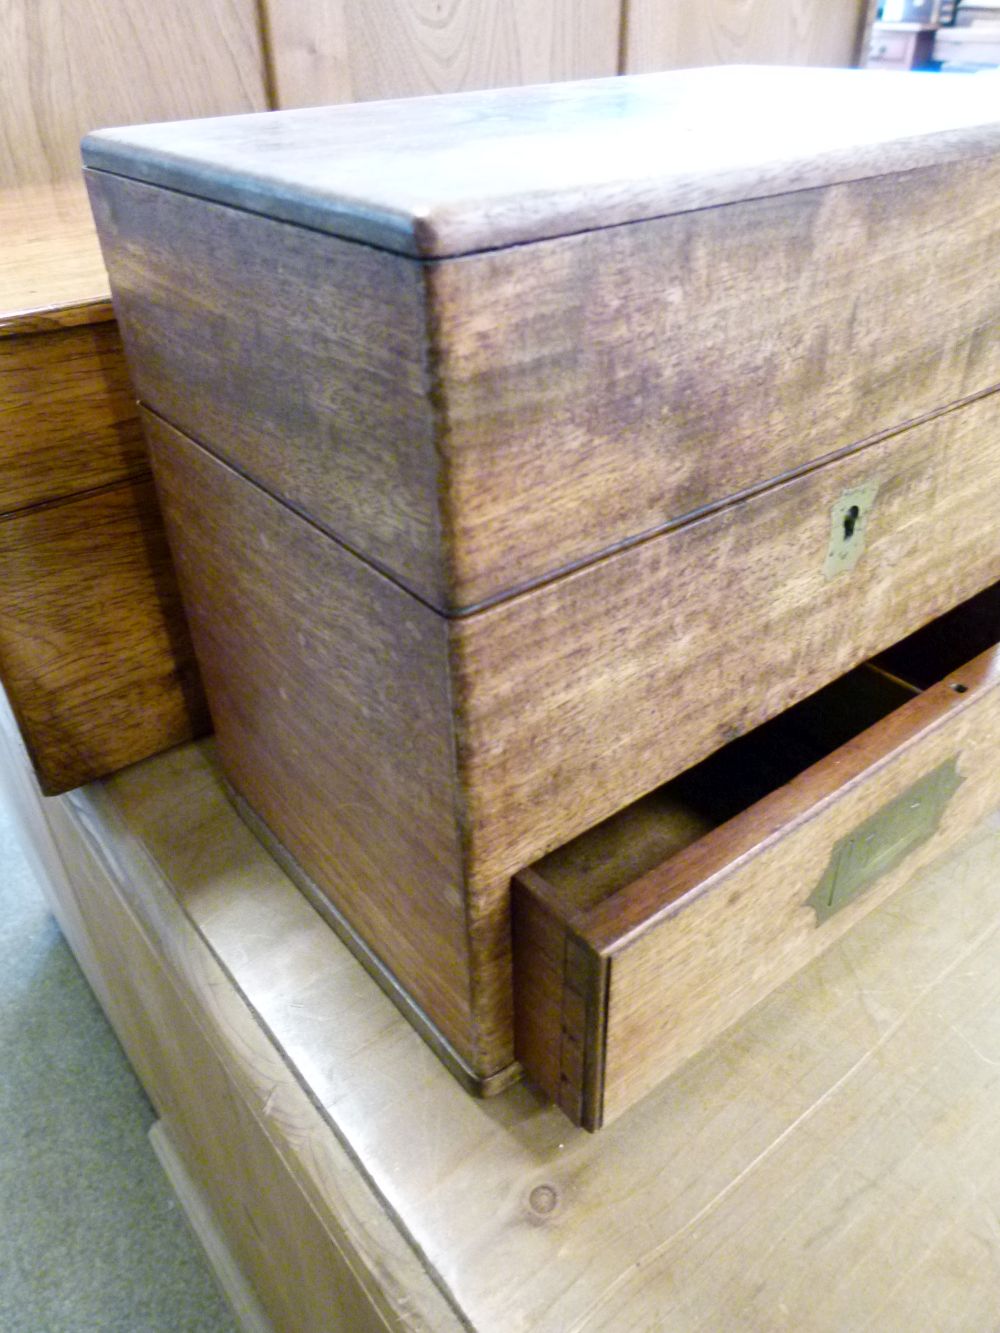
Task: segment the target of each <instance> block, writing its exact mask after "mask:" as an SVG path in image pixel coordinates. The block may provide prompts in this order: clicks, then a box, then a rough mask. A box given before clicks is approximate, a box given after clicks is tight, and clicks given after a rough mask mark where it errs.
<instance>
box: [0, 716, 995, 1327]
mask: <svg viewBox="0 0 1000 1333" xmlns="http://www.w3.org/2000/svg"><path fill="white" fill-rule="evenodd" d="M4 735H5V746H6V751H7V753H6V758H5V762H4V765H3V773H4V777H5V780H6V782H7V784H8V785H9V787H10V794H11V796H12V798H13V799H14V801H15V803H16V804H17V807H18V809H19V811H20V815H21V821H22V823H23V826H24V828H25V830H26V831H27V834H28V839H29V842H30V846H31V849H32V851H33V854H34V856H35V858H36V861H37V863H38V865H39V867H40V869H41V871H42V873H43V874H44V876H45V878H46V882H47V885H48V889H49V892H50V893H51V895H52V902H53V906H54V908H55V910H56V913H57V915H58V917H59V919H60V921H61V923H62V925H63V928H64V930H65V932H66V934H67V936H68V938H69V939H70V941H71V943H72V945H73V948H74V950H75V951H76V953H77V956H78V957H79V959H80V961H81V963H82V964H83V966H84V969H85V970H86V971H87V973H88V975H89V977H90V979H91V982H92V984H93V985H94V987H95V990H96V991H97V993H98V995H99V997H100V998H101V1000H102V1003H103V1004H104V1005H105V1007H106V1009H107V1011H108V1013H109V1015H110V1017H111V1019H112V1021H113V1023H114V1024H115V1026H116V1028H117V1030H118V1032H119V1034H120V1036H121V1038H122V1041H123V1043H124V1044H125V1047H126V1049H127V1050H128V1052H129V1055H130V1057H131V1059H132V1060H133V1062H134V1064H135V1067H136V1069H137V1071H138V1073H139V1075H140V1077H141V1078H142V1080H143V1082H144V1084H145V1085H146V1087H147V1089H148V1091H149V1092H150V1094H151V1096H152V1099H153V1101H154V1102H155V1104H156V1106H157V1108H158V1110H159V1112H160V1114H161V1116H162V1117H163V1121H164V1124H165V1126H166V1127H167V1129H168V1130H169V1133H170V1135H171V1137H172V1140H173V1142H174V1144H175V1145H176V1146H177V1148H178V1150H179V1151H180V1154H181V1156H182V1158H183V1160H184V1162H185V1163H186V1166H187V1168H188V1170H189V1171H190V1173H191V1175H192V1176H193V1178H194V1179H195V1180H196V1181H197V1182H198V1184H199V1186H200V1187H201V1189H202V1190H203V1191H204V1193H205V1195H206V1197H207V1198H208V1200H209V1202H210V1204H211V1207H212V1208H213V1210H214V1212H215V1215H216V1220H217V1223H218V1225H219V1226H220V1228H221V1229H222V1231H223V1232H224V1233H225V1235H226V1236H227V1238H228V1241H229V1244H230V1246H231V1248H232V1249H233V1251H234V1252H235V1254H236V1257H237V1259H238V1261H239V1263H240V1265H241V1267H242V1269H243V1271H244V1272H245V1273H246V1275H247V1276H248V1277H249V1279H250V1280H251V1282H252V1283H253V1285H254V1287H255V1288H256V1291H257V1293H258V1295H259V1297H260V1299H261V1301H262V1302H263V1304H264V1305H265V1307H266V1308H267V1309H268V1311H269V1314H270V1317H271V1319H272V1320H273V1323H274V1326H275V1328H277V1329H279V1330H281V1333H293V1331H294V1330H308V1331H309V1333H321V1331H322V1330H327V1329H330V1330H334V1329H345V1330H349V1331H350V1333H356V1331H357V1330H366V1329H383V1328H391V1329H401V1328H407V1329H428V1330H434V1331H435V1333H438V1331H440V1330H449V1329H459V1328H466V1329H468V1328H474V1329H477V1330H496V1331H497V1333H501V1331H502V1333H516V1330H550V1331H552V1333H570V1330H572V1331H573V1333H582V1330H586V1331H587V1333H596V1331H597V1330H609V1329H614V1330H619V1329H620V1330H629V1331H630V1333H631V1331H632V1330H670V1331H671V1333H672V1331H673V1330H683V1331H684V1333H688V1331H689V1330H696V1329H697V1330H706V1331H708V1330H712V1331H713V1333H715V1331H717V1330H722V1329H727V1330H728V1329H740V1330H768V1331H770V1330H778V1329H785V1328H787V1329H794V1330H796V1333H803V1331H805V1330H830V1331H831V1333H833V1331H834V1330H836V1333H843V1330H847V1329H850V1330H851V1331H852V1333H858V1331H859V1330H861V1329H868V1328H870V1329H877V1330H878V1333H889V1331H890V1330H896V1329H899V1330H906V1331H907V1333H910V1331H911V1330H913V1329H934V1330H935V1331H936V1333H940V1331H942V1330H948V1329H956V1330H957V1329H961V1330H972V1329H975V1330H988V1329H995V1328H997V1327H998V1325H1000V1223H998V1217H1000V893H998V892H997V889H998V880H1000V821H998V820H997V819H996V818H992V819H989V820H987V821H986V822H985V823H983V824H981V825H980V826H979V827H978V828H977V829H976V830H975V832H974V833H973V834H972V835H971V836H970V837H968V838H967V839H966V840H965V841H964V842H963V843H962V844H961V846H960V847H959V848H958V849H957V850H956V851H954V852H953V853H952V854H951V855H950V856H949V858H948V859H947V861H943V862H938V863H937V864H936V865H934V866H932V867H931V868H930V869H929V870H927V871H925V872H924V873H922V874H921V875H920V876H919V878H917V879H916V880H914V881H913V882H912V883H911V885H910V886H909V887H908V888H906V889H904V890H902V891H901V892H900V893H899V894H898V895H897V896H895V897H894V898H893V899H892V900H891V901H890V902H889V903H887V904H886V905H884V906H882V907H881V908H879V909H878V910H876V911H875V912H873V913H872V914H871V915H870V916H869V917H867V918H866V919H865V920H863V921H862V922H861V923H860V924H859V925H858V926H857V928H856V929H855V930H853V931H852V932H851V933H850V934H849V935H848V936H847V937H845V938H844V939H843V940H842V941H841V942H840V943H838V944H837V945H835V946H833V947H832V948H831V949H830V950H829V952H827V953H826V954H825V955H824V956H823V957H821V958H820V959H819V960H817V962H816V963H814V964H813V965H812V966H810V967H809V968H808V969H807V970H806V971H804V972H802V973H800V974H799V975H798V976H797V977H796V978H795V979H793V980H792V981H791V982H790V983H789V984H787V985H785V986H784V987H783V988H782V989H781V990H780V991H778V992H777V993H775V994H774V995H773V996H772V997H771V998H770V999H768V1000H767V1001H765V1002H764V1003H763V1004H761V1005H759V1006H758V1007H757V1008H756V1009H755V1010H753V1011H752V1012H751V1013H750V1015H749V1016H748V1017H747V1018H746V1019H745V1020H744V1021H743V1022H741V1023H740V1024H739V1025H738V1026H737V1027H734V1028H732V1029H730V1031H729V1032H728V1033H727V1034H726V1035H725V1036H724V1037H723V1038H722V1039H721V1040H720V1041H718V1042H717V1043H716V1044H715V1045H714V1046H712V1047H711V1048H710V1049H708V1050H706V1051H705V1052H704V1053H703V1054H702V1055H701V1056H699V1057H697V1058H696V1059H694V1060H692V1061H691V1062H690V1063H688V1064H687V1065H686V1066H685V1067H684V1068H683V1069H682V1070H681V1072H680V1073H679V1074H678V1075H676V1076H675V1077H673V1078H672V1079H671V1080H670V1081H669V1082H667V1083H666V1084H664V1085H663V1086H662V1087H661V1088H660V1089H659V1090H658V1091H657V1092H655V1093H654V1094H652V1095H651V1096H649V1097H648V1098H646V1099H645V1100H644V1101H643V1102H641V1103H640V1104H639V1105H638V1106H637V1107H636V1108H634V1109H633V1110H632V1111H631V1112H629V1113H628V1114H627V1115H625V1116H623V1117H621V1119H620V1120H618V1121H617V1122H616V1123H615V1124H614V1125H612V1126H611V1127H610V1128H608V1129H606V1130H604V1131H603V1132H602V1133H600V1134H598V1135H596V1136H591V1135H588V1134H586V1133H585V1132H583V1131H581V1130H575V1129H573V1128H572V1127H571V1126H570V1125H569V1124H568V1122H567V1121H566V1120H565V1119H564V1118H563V1117H562V1115H561V1114H560V1113H559V1112H558V1111H556V1110H554V1109H552V1108H551V1107H549V1106H547V1105H545V1104H544V1103H543V1102H542V1101H541V1100H540V1098H538V1097H537V1096H536V1095H534V1094H533V1093H532V1092H531V1091H530V1090H529V1089H528V1088H527V1087H525V1086H519V1087H516V1088H513V1089H511V1090H509V1091H508V1092H506V1093H504V1094H503V1095H502V1096H500V1097H499V1098H497V1099H495V1100H494V1101H491V1102H477V1101H474V1100H472V1099H471V1098H470V1097H468V1096H467V1095H466V1094H465V1093H463V1092H462V1091H461V1090H460V1089H459V1087H458V1086H457V1084H456V1083H455V1082H453V1080H452V1078H451V1077H450V1076H449V1075H448V1074H447V1073H446V1072H445V1070H444V1069H443V1068H442V1067H441V1065H440V1064H439V1063H438V1061H437V1060H436V1059H435V1057H434V1056H433V1055H432V1054H431V1053H430V1052H429V1051H428V1050H427V1049H426V1047H425V1046H424V1045H423V1043H422V1042H421V1040H420V1038H419V1037H417V1036H416V1035H415V1034H414V1033H413V1032H412V1031H411V1030H410V1028H409V1027H408V1026H407V1024H406V1023H405V1022H404V1020H403V1019H402V1018H400V1017H399V1016H398V1015H397V1013H396V1012H395V1010H394V1009H393V1007H392V1005H391V1004H390V1003H389V1001H388V1000H387V999H386V998H385V996H384V995H383V994H382V993H381V992H380V991H379V990H378V988H377V987H376V986H375V984H374V983H373V982H372V981H371V980H370V979H369V978H368V977H367V976H366V975H365V973H364V972H363V971H362V970H361V968H360V967H359V965H358V964H357V963H356V962H355V961H354V959H353V958H352V957H351V956H350V954H348V952H347V951H346V950H345V949H344V948H343V947H342V945H341V944H340V943H339V942H338V941H337V940H336V938H335V937H334V936H333V935H332V934H331V933H330V931H329V930H328V929H327V928H326V927H325V926H324V925H323V924H322V922H321V921H320V919H319V917H318V916H317V915H316V914H315V913H314V912H313V910H312V909H311V908H310V907H309V906H308V905H307V903H306V902H305V901H304V899H303V898H302V897H300V895H299V894H298V893H297V891H296V890H295V889H294V888H293V887H292V885H291V884H290V882H289V881H288V880H287V879H286V878H285V876H284V875H283V874H282V872H281V871H280V870H279V869H278V868H277V866H276V865H275V864H274V862H273V861H272V860H271V859H270V858H269V857H268V856H267V854H266V853H265V852H264V851H263V850H262V849H261V847H260V846H259V845H258V844H257V842H256V841H255V840H254V838H253V837H252V836H251V835H250V833H249V832H248V831H247V830H246V828H245V827H244V826H243V825H242V824H241V822H240V821H239V819H238V818H237V816H236V815H235V814H234V812H233V810H232V809H231V808H230V806H229V804H228V803H227V801H226V798H225V796H224V794H223V791H222V787H221V784H220V780H219V775H218V771H217V769H216V766H215V763H214V761H213V756H212V750H211V746H210V744H207V743H202V744H192V745H188V746H185V747H182V748H179V749H177V750H173V751H170V752H168V753H166V754H163V755H160V756H158V757H157V758H155V759H152V760H148V761H146V762H144V763H143V764H140V765H137V766H135V767H134V768H132V769H129V770H127V771H125V772H123V773H121V774H119V775H118V776H116V777H114V778H112V779H109V780H106V781H104V782H102V783H98V784H94V785H92V786H90V787H88V788H85V789H82V790H80V791H78V792H76V793H73V794H71V795H69V796H65V797H59V798H56V799H54V800H51V801H45V802H42V801H41V799H40V798H38V797H37V796H36V795H35V794H34V792H33V790H32V788H31V787H30V785H29V777H28V773H27V769H26V762H25V760H24V759H23V756H22V755H21V754H20V751H19V742H18V741H17V739H16V736H15V735H14V733H13V731H12V728H11V727H10V726H9V724H8V725H7V727H6V729H5V733H4Z"/></svg>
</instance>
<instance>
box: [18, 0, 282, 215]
mask: <svg viewBox="0 0 1000 1333" xmlns="http://www.w3.org/2000/svg"><path fill="white" fill-rule="evenodd" d="M3 33H4V40H3V44H2V46H0V189H6V188H8V187H10V186H18V185H32V184H40V183H46V182H50V181H62V180H75V179H77V178H78V175H79V163H80V150H79V143H80V137H81V135H83V134H85V133H86V132H87V131H88V130H92V129H94V127H95V126H98V125H123V124H128V123H132V122H141V121H149V120H166V119H169V118H171V117H183V116H210V115H220V114H224V113H225V112H235V111H253V110H260V109H262V108H264V107H265V106H266V105H267V102H266V100H265V92H264V75H263V60H262V54H261V43H260V33H259V30H258V16H257V7H256V4H255V3H254V0H156V2H155V3H150V2H149V0H75V3H73V4H71V5H64V4H60V3H58V0H7V3H6V4H5V5H4V11H3Z"/></svg>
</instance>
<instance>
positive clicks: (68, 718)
mask: <svg viewBox="0 0 1000 1333" xmlns="http://www.w3.org/2000/svg"><path fill="white" fill-rule="evenodd" d="M0 568H2V571H3V573H2V578H0V675H2V678H3V681H4V685H5V687H6V689H7V691H8V694H9V696H10V698H11V701H12V704H13V707H14V709H15V712H16V715H17V718H18V722H19V723H20V725H21V727H22V730H23V733H24V735H25V737H26V740H27V743H28V745H29V747H30V750H31V754H32V759H33V760H34V763H35V765H36V769H37V771H38V775H39V779H40V781H41V783H42V786H43V788H44V790H45V791H47V792H58V791H63V790H65V789H66V788H68V787H73V786H77V785H78V784H79V783H81V782H86V781H89V780H90V779H91V778H93V777H96V776H99V775H101V774H104V773H108V772H111V771H113V770H114V769H115V768H120V767H121V766H122V765H124V764H128V763H131V762H133V761H134V760H136V759H139V758H144V757H145V756H146V755H148V754H152V753H155V752H156V751H157V750H159V749H163V748H164V747H166V746H169V745H176V744H178V743H179V742H180V741H183V740H187V739H189V738H190V737H191V736H192V735H198V734H199V733H200V732H201V731H204V730H206V729H207V727H208V719H207V716H206V713H205V707H204V701H203V699H202V696H201V691H200V686H199V683H198V676H197V669H196V667H195V664H194V658H193V654H192V651H191V646H190V642H189V640H188V637H187V629H186V626H185V621H184V613H183V611H182V609H181V604H180V595H179V593H178V591H177V588H176V584H175V582H174V578H173V573H172V569H171V564H170V556H169V553H168V551H167V546H166V541H165V538H164V535H163V529H162V526H161V524H160V520H159V515H158V510H157V505H156V497H155V495H154V492H153V484H152V482H151V480H150V479H149V478H148V477H142V478H138V479H133V480H128V481H123V482H119V483H117V484H115V485H114V486H110V487H106V488H103V489H101V490H97V491H93V492H90V493H89V494H87V495H83V496H79V497H75V498H70V499H68V500H62V501H56V502H53V503H51V504H45V505H39V506H37V507H35V508H33V509H29V510H26V511H23V512H20V513H14V514H8V515H5V516H0Z"/></svg>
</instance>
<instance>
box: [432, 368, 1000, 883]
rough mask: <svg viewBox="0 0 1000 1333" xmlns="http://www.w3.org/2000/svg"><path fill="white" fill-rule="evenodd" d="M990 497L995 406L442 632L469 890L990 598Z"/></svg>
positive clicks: (999, 541)
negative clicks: (449, 663)
mask: <svg viewBox="0 0 1000 1333" xmlns="http://www.w3.org/2000/svg"><path fill="white" fill-rule="evenodd" d="M998 488H1000V394H992V395H989V396H987V397H984V398H982V399H979V400H978V401H976V402H975V403H972V404H969V405H968V406H966V407H963V408H960V409H957V410H956V411H953V412H949V413H945V414H944V415H942V416H940V417H938V418H936V419H935V420H933V421H930V422H927V423H925V424H923V425H920V426H916V427H914V428H913V429H912V430H909V431H905V432H902V433H900V434H899V435H897V436H894V437H892V438H890V439H887V440H885V441H883V442H882V443H880V444H877V445H872V446H871V447H869V448H867V449H864V450H861V451H860V452H858V453H855V454H852V455H850V456H849V457H847V458H844V459H841V460H839V461H838V462H836V463H831V464H829V465H828V466H826V467H823V468H818V469H816V470H815V471H813V472H810V473H807V474H806V475H804V476H802V477H798V478H796V479H794V480H792V481H789V482H787V483H785V484H783V485H781V486H779V487H776V488H774V489H773V490H770V491H767V492H764V493H762V494H759V495H756V496H754V497H753V498H751V499H748V500H745V501H741V502H738V503H736V504H734V505H732V506H730V507H729V508H727V509H725V510H723V511H721V512H719V513H716V514H712V515H709V516H707V517H705V518H703V519H700V520H697V521H695V522H692V523H690V524H688V525H686V526H684V527H681V528H678V529H676V530H674V531H672V532H669V533H666V534H663V535H662V536H659V537H656V538H653V539H651V540H650V541H648V542H645V543H643V544H641V545H639V546H637V547H634V548H632V549H630V550H626V551H623V552H619V553H618V554H616V555H614V556H611V557H609V558H608V559H607V560H604V561H602V562H599V563H597V564H595V565H593V566H590V567H589V568H587V569H584V570H581V571H579V572H577V573H575V574H572V575H569V576H568V577H566V578H563V579H558V580H556V581H554V582H553V583H550V584H548V585H546V586H545V587H543V588H540V589H537V590H534V591H532V592H528V593H525V594H524V595H523V596H521V597H516V598H513V599H512V600H511V601H509V602H507V603H505V604H504V605H502V606H499V607H495V608H492V609H490V610H486V611H483V612H481V613H479V614H477V615H474V616H471V617H469V618H467V619H465V620H461V621H458V622H456V624H455V634H456V644H457V653H458V657H457V661H458V684H457V690H456V702H457V707H458V708H459V710H460V712H461V715H462V718H463V727H462V730H461V732H460V738H461V748H460V764H461V767H462V772H463V775H464V782H465V786H466V788H467V790H468V793H469V827H470V830H471V836H472V866H473V871H474V873H475V874H476V875H477V876H480V875H481V876H487V875H492V876H501V875H504V874H506V875H510V874H513V873H514V872H515V871H516V870H518V869H519V868H520V867H521V866H524V865H527V864H529V863H530V862H532V861H533V860H535V859H537V858H538V857H539V856H541V855H543V854H544V853H545V852H547V851H550V850H551V849H552V848H554V847H557V846H559V845H561V844H562V843H564V842H566V841H568V840H569V839H570V838H571V837H574V836H575V835H576V834H577V833H580V832H582V831H583V830H584V829H586V828H589V827H590V826H591V825H593V824H596V823H597V822H598V821H600V820H601V819H604V818H606V817H607V816H608V815H610V814H612V813H614V812H615V811H616V810H619V809H622V808H623V807H624V806H626V805H628V804H630V803H631V802H632V801H633V800H636V799H637V798H638V797H639V796H641V795H642V794H643V793H644V792H647V791H650V790H652V788H654V787H657V786H659V785H660V784H661V783H662V782H665V781H666V780H667V779H668V778H670V777H671V776H673V775H674V774H676V773H678V772H680V771H682V770H683V769H686V768H688V767H690V766H691V765H692V764H694V763H696V762H697V761H698V760H699V759H701V758H702V757H703V756H704V755H706V754H708V753H710V752H711V751H712V750H714V749H717V748H718V747H719V746H721V745H723V744H725V743H726V742H727V741H730V740H732V739H734V738H735V737H736V736H739V735H742V734H743V733H744V732H746V731H748V730H750V729H751V728H752V727H754V726H757V725H758V724H759V723H761V722H762V721H764V720H765V719H766V718H768V717H771V716H774V715H775V714H777V713H779V712H781V711H783V710H784V709H785V708H787V707H788V706H789V705H790V704H792V703H794V702H795V701H796V700H797V699H801V698H804V697H805V696H806V695H807V694H810V693H812V692H813V691H814V690H816V689H818V688H819V687H820V686H821V685H823V684H824V683H826V682H827V681H829V680H832V679H834V678H835V677H836V676H838V675H841V674H842V673H843V672H845V671H846V670H848V669H849V668H850V667H852V666H854V665H855V664H857V663H858V662H860V661H862V660H863V659H865V658H866V657H870V656H872V655H873V654H874V653H876V652H878V651H880V650H881V649H883V648H885V647H887V646H888V645H889V644H891V643H893V642H895V641H896V640H898V639H900V638H902V637H903V636H904V635H906V634H908V633H910V632H911V631H913V630H915V629H916V628H917V627H918V626H920V625H921V624H923V623H925V622H926V621H928V620H930V619H932V618H933V617H934V616H935V615H938V614H940V613H941V612H943V611H944V610H946V609H947V608H948V607H951V606H954V605H955V604H956V603H958V602H960V601H963V600H965V599H966V598H967V597H970V596H971V595H972V594H973V593H975V592H977V591H978V590H979V589H980V588H983V587H985V586H987V585H988V584H990V583H993V582H995V581H996V580H997V579H998V578H1000V535H998V530H997V523H996V513H995V510H996V503H995V499H996V494H997V489H998ZM852 544H853V545H854V548H855V556H854V557H853V563H852V558H848V557H849V554H850V550H851V547H852ZM859 544H860V547H861V549H860V554H859V555H858V554H857V553H856V552H857V547H858V545H859Z"/></svg>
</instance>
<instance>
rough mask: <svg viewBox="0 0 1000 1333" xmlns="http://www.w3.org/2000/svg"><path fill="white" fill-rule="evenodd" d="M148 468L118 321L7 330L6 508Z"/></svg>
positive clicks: (0, 504)
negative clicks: (9, 335) (43, 329)
mask: <svg viewBox="0 0 1000 1333" xmlns="http://www.w3.org/2000/svg"><path fill="white" fill-rule="evenodd" d="M147 471H148V464H147V462H146V450H145V447H144V445H143V442H142V431H141V429H140V426H139V418H138V413H137V410H136V406H135V394H134V392H133V390H132V386H131V384H130V383H129V378H128V370H127V368H126V365H125V354H124V352H123V351H122V345H121V338H120V336H119V334H118V328H117V326H116V325H115V323H114V321H110V322H107V323H98V324H89V325H83V326H81V327H78V328H67V329H59V330H56V331H54V332H49V333H32V334H22V335H21V336H19V337H12V338H0V513H3V512H9V511H10V510H13V509H20V508H23V507H24V506H26V505H32V504H38V503H40V502H42V501H45V500H54V499H57V498H59V497H60V496H66V495H73V494H75V493H77V492H79V491H85V490H92V489H94V488H95V487H98V486H104V485H107V484H109V483H110V482H113V481H120V480H121V479H122V478H123V477H126V476H132V475H138V474H139V473H146V472H147Z"/></svg>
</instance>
